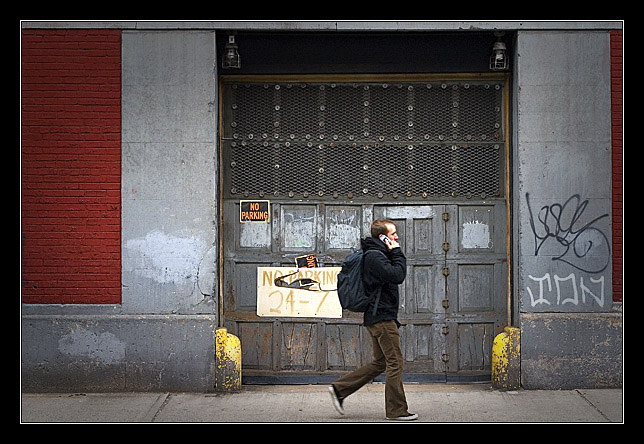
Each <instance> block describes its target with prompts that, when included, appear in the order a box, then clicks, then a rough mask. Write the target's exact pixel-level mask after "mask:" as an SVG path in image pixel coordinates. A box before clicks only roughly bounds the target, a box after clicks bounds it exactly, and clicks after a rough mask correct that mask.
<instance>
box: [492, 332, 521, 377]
mask: <svg viewBox="0 0 644 444" xmlns="http://www.w3.org/2000/svg"><path fill="white" fill-rule="evenodd" d="M520 385H521V333H520V330H519V329H518V328H516V327H505V331H504V332H503V333H500V334H498V335H497V336H496V337H495V338H494V343H493V344H492V387H493V388H496V389H500V390H517V389H518V388H519V387H520Z"/></svg>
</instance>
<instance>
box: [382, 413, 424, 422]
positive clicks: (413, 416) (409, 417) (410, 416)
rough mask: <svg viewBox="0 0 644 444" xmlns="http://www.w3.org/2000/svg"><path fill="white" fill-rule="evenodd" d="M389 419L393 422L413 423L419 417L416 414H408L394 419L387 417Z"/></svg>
mask: <svg viewBox="0 0 644 444" xmlns="http://www.w3.org/2000/svg"><path fill="white" fill-rule="evenodd" d="M387 419H391V420H392V421H413V420H414V419H418V415H417V414H415V413H407V414H406V415H402V416H396V417H393V418H390V417H387Z"/></svg>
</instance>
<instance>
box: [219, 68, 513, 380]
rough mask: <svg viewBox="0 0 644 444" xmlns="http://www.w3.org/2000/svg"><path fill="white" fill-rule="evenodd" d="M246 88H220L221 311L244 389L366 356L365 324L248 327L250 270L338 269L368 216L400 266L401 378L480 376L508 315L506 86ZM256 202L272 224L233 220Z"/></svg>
mask: <svg viewBox="0 0 644 444" xmlns="http://www.w3.org/2000/svg"><path fill="white" fill-rule="evenodd" d="M251 80H253V79H251ZM251 80H249V79H245V81H242V82H239V81H235V80H234V78H231V79H224V82H223V83H222V110H223V113H222V116H223V117H222V130H223V131H222V152H221V154H222V155H221V162H222V172H223V177H222V179H223V181H222V183H223V190H222V191H223V192H222V215H223V226H222V228H223V273H222V276H223V295H222V296H223V304H224V305H223V313H224V323H225V325H226V327H228V328H229V330H231V331H232V332H233V333H234V334H236V335H237V336H239V338H240V340H241V344H242V368H243V371H242V373H243V377H244V380H245V381H246V382H253V381H261V382H271V381H272V382H276V383H277V382H284V383H288V382H307V383H313V382H321V381H330V380H332V379H333V378H335V377H337V374H338V373H340V372H344V371H348V370H353V369H356V368H358V367H360V366H361V365H363V364H365V363H366V362H368V361H369V360H370V359H371V340H370V338H369V337H368V336H369V335H368V333H367V331H366V329H364V328H363V327H361V323H362V315H359V314H355V313H349V312H344V313H343V315H342V318H339V319H337V318H310V317H293V316H285V315H281V314H282V312H279V313H278V312H277V311H276V312H275V314H276V315H275V316H258V315H257V312H256V303H257V284H258V282H257V268H258V267H277V266H293V265H294V261H295V258H296V257H297V256H302V255H306V254H315V255H316V256H317V258H318V260H319V261H320V265H321V266H323V267H328V266H339V264H340V262H341V261H342V260H343V259H344V257H346V256H347V255H348V254H349V252H350V249H351V248H359V247H360V238H361V237H366V236H368V235H369V229H370V225H371V222H372V221H373V220H374V219H377V218H387V219H391V220H393V221H394V222H395V223H396V225H397V228H398V233H399V236H400V239H401V241H400V242H401V245H402V248H403V250H404V252H405V255H406V257H407V261H408V269H407V278H406V280H405V282H404V283H403V284H402V285H401V286H400V291H401V307H400V315H399V320H400V321H401V323H402V324H403V325H404V326H403V327H402V328H401V340H402V347H403V354H404V357H405V361H406V367H405V371H406V378H407V379H411V380H427V381H448V380H452V379H464V380H468V379H469V380H479V379H480V378H489V373H490V368H491V350H492V340H493V338H494V336H495V334H497V333H498V332H500V331H502V329H503V327H504V326H505V325H506V312H507V304H506V298H507V291H506V288H507V261H506V258H507V256H506V224H507V223H506V214H507V212H506V205H505V198H504V183H505V170H504V159H505V154H504V152H505V142H504V135H503V115H504V112H503V103H504V101H503V86H504V82H503V80H502V78H497V79H493V80H485V81H483V80H480V79H478V80H469V81H463V80H453V81H447V80H438V81H424V82H418V81H414V82H398V83H386V82H377V83H375V82H373V81H371V82H351V83H347V82H345V83H335V82H330V81H325V82H319V81H317V82H306V81H303V80H302V79H283V78H282V79H279V81H270V82H269V81H264V79H263V78H260V79H254V81H251ZM253 199H262V200H269V201H270V220H269V221H268V222H250V223H249V222H246V223H243V222H240V219H239V217H240V202H241V201H242V200H253ZM284 303H285V304H288V303H290V304H296V303H298V301H295V300H290V301H288V300H285V301H284Z"/></svg>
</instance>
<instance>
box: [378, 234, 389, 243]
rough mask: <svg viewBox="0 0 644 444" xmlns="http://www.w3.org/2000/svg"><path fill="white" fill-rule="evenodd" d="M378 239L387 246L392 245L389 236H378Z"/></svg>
mask: <svg viewBox="0 0 644 444" xmlns="http://www.w3.org/2000/svg"><path fill="white" fill-rule="evenodd" d="M378 237H379V238H380V240H381V241H383V242H384V243H386V244H387V245H391V239H389V238H388V237H387V236H385V235H384V234H381V235H380V236H378Z"/></svg>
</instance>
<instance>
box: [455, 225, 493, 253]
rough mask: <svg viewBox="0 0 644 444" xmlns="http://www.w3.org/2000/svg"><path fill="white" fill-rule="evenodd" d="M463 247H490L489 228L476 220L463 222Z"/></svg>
mask: <svg viewBox="0 0 644 444" xmlns="http://www.w3.org/2000/svg"><path fill="white" fill-rule="evenodd" d="M461 243H462V246H463V248H490V246H491V245H490V228H489V227H488V225H487V224H484V223H482V222H479V221H478V220H475V221H472V222H465V223H464V224H463V238H462V240H461Z"/></svg>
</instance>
